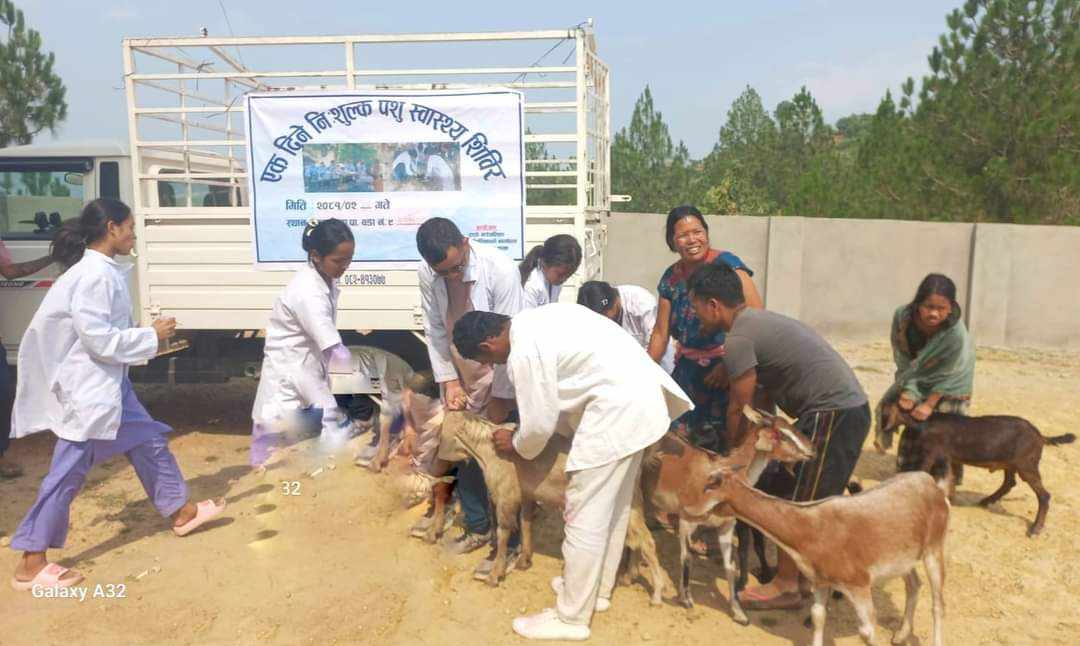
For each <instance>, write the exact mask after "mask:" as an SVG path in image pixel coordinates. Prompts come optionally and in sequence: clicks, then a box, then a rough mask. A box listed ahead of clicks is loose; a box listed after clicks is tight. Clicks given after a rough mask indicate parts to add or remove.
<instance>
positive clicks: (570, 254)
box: [518, 233, 581, 309]
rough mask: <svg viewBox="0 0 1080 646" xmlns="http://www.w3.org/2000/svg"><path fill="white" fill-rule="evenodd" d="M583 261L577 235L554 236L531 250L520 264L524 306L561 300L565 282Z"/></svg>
mask: <svg viewBox="0 0 1080 646" xmlns="http://www.w3.org/2000/svg"><path fill="white" fill-rule="evenodd" d="M580 265H581V245H579V244H578V241H577V240H576V239H575V238H574V236H571V235H567V234H565V233H560V234H559V235H556V236H551V237H550V238H548V239H547V240H545V241H544V244H542V245H541V244H538V245H536V246H535V247H533V248H532V250H530V251H529V253H528V255H526V256H525V260H522V261H521V264H519V265H518V270H519V271H520V272H521V285H522V287H523V289H524V290H525V303H524V305H525V309H531V308H534V307H540V306H541V305H547V304H548V303H555V302H557V301H558V300H559V292H561V291H562V285H563V283H565V282H566V280H567V279H568V278H570V276H572V275H573V274H574V272H575V271H577V269H578V267H579V266H580Z"/></svg>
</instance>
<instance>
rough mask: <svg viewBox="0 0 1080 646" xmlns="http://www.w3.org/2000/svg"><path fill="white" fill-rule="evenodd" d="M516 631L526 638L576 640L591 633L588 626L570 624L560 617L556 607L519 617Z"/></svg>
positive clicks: (515, 626) (580, 639)
mask: <svg viewBox="0 0 1080 646" xmlns="http://www.w3.org/2000/svg"><path fill="white" fill-rule="evenodd" d="M514 632H515V633H517V634H519V635H521V636H522V637H524V638H525V639H550V640H563V641H576V642H580V641H585V640H586V639H588V638H589V634H590V631H589V627H588V626H582V625H580V624H568V623H566V622H565V621H563V620H562V619H559V613H558V612H556V611H555V609H554V608H548V609H546V610H543V611H541V612H538V613H536V614H535V615H530V616H528V617H518V618H517V619H515V620H514Z"/></svg>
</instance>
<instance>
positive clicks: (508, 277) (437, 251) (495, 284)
mask: <svg viewBox="0 0 1080 646" xmlns="http://www.w3.org/2000/svg"><path fill="white" fill-rule="evenodd" d="M416 247H417V250H418V251H419V252H420V256H421V257H422V258H423V259H424V262H422V263H420V267H419V268H418V269H417V278H418V282H419V284H420V303H421V306H422V307H423V310H424V332H425V339H426V341H427V349H428V357H429V358H430V359H431V370H432V372H433V373H434V374H435V381H437V382H438V383H439V386H440V389H441V391H442V399H443V403H444V404H445V405H446V409H447V410H468V411H471V412H474V413H478V414H481V415H485V416H486V417H487V418H488V419H490V420H492V421H493V422H497V423H498V422H502V421H504V420H505V419H506V418H507V415H508V414H509V413H510V411H511V410H512V408H513V405H514V387H513V386H512V385H511V384H510V379H509V378H508V377H507V374H506V368H505V367H504V366H499V367H496V368H495V369H494V370H492V368H491V366H485V365H481V364H479V363H477V362H475V361H470V360H468V359H467V358H465V357H462V356H461V355H460V354H458V353H456V352H454V349H453V347H452V346H451V344H450V335H451V332H452V330H453V329H454V323H455V322H456V321H457V320H458V319H459V318H461V316H462V315H463V314H465V313H466V312H470V311H473V310H477V311H483V312H497V313H499V314H505V315H508V316H512V315H514V314H517V313H518V312H519V311H521V308H522V300H523V298H524V293H523V292H522V290H521V278H520V274H519V273H518V269H517V266H516V265H514V261H512V260H510V258H509V257H507V256H506V255H505V254H504V253H502V252H501V251H499V250H498V249H495V248H492V247H486V246H484V245H482V244H476V243H473V241H471V240H469V238H466V237H465V236H463V235H462V234H461V230H460V229H458V227H457V225H456V224H454V223H453V222H451V221H450V220H448V219H446V218H431V219H429V220H427V221H426V222H424V223H423V224H422V225H420V228H419V229H417V231H416ZM433 475H443V474H442V473H436V474H433ZM457 476H458V480H457V487H458V488H457V491H458V497H459V499H460V501H461V507H462V512H463V515H464V516H465V529H466V532H465V534H464V535H462V536H461V538H460V539H459V540H457V541H455V542H454V544H453V545H452V547H451V550H452V551H453V552H455V553H459V554H464V553H467V552H470V551H473V550H475V549H478V548H480V547H483V546H484V545H487V544H488V543H489V542H490V539H491V535H492V527H491V519H490V514H489V513H488V502H487V488H486V486H485V485H484V478H483V472H482V471H481V470H480V467H479V466H478V465H477V464H476V463H475V461H472V460H470V461H468V462H466V463H463V464H462V465H460V466H459V469H458V474H457ZM516 542H517V541H516V537H515V538H514V539H512V540H511V548H516ZM493 557H494V552H492V554H491V557H490V558H488V559H486V560H485V561H483V562H482V563H481V564H480V566H479V567H478V568H477V569H476V571H475V572H474V575H475V576H476V577H477V578H486V577H487V574H488V573H489V572H490V569H491V566H492V564H493V563H494V561H493V560H492V559H493ZM511 558H515V557H514V556H513V555H511Z"/></svg>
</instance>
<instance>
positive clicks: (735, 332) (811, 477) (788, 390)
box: [689, 265, 870, 610]
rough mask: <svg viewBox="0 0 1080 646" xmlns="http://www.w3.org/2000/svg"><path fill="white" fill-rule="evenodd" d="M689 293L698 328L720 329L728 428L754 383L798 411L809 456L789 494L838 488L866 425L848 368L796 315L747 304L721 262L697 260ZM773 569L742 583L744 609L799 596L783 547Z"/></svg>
mask: <svg viewBox="0 0 1080 646" xmlns="http://www.w3.org/2000/svg"><path fill="white" fill-rule="evenodd" d="M689 287H690V299H691V302H692V303H693V305H694V309H695V310H696V311H697V315H698V318H699V319H700V320H701V328H702V330H705V331H717V330H723V331H724V332H726V333H727V340H726V341H725V345H724V367H725V368H726V369H727V373H728V381H729V383H730V394H729V399H728V429H733V428H737V426H736V425H737V424H739V423H740V421H741V418H742V411H743V407H744V406H746V405H747V404H750V403H751V400H752V398H753V395H754V389H755V388H756V387H757V385H758V384H761V385H762V386H764V387H765V390H766V391H767V392H768V394H769V396H770V397H771V398H772V399H773V401H775V402H776V403H777V405H779V406H780V408H781V409H782V410H783V411H784V412H785V413H787V414H788V415H790V416H792V417H797V418H798V420H799V421H798V423H797V425H796V428H797V429H798V430H799V431H800V432H801V433H802V434H803V435H805V436H806V437H808V438H810V442H811V444H812V445H813V448H814V452H815V454H816V456H815V457H814V459H812V460H809V461H806V462H803V463H801V464H799V465H798V466H797V467H796V473H795V476H796V482H795V490H794V492H792V493H791V499H792V500H795V501H809V500H820V499H822V498H826V497H828V496H836V495H840V494H842V493H843V492H844V487H845V486H846V485H847V482H848V478H850V477H851V473H852V472H853V471H854V470H855V464H856V463H857V462H858V461H859V455H860V454H861V452H862V444H863V441H864V440H865V439H866V435H867V433H869V431H870V406H869V405H868V404H867V399H866V393H865V392H863V389H862V386H860V385H859V381H858V380H857V379H856V378H855V373H854V372H853V371H852V370H851V367H850V366H848V365H847V363H846V362H845V361H844V359H843V357H841V356H840V355H839V354H838V353H837V352H836V350H834V349H833V348H832V347H831V346H830V345H829V344H828V343H827V342H826V341H825V339H823V338H821V336H819V335H818V334H817V333H816V332H814V331H813V330H812V329H810V327H809V326H807V325H806V324H804V323H801V322H799V321H796V320H794V319H791V318H788V317H786V316H783V315H781V314H777V313H776V312H769V311H767V310H752V309H748V308H747V306H746V302H745V299H744V298H743V292H742V283H741V282H740V280H739V277H738V276H737V275H736V274H735V272H734V271H732V270H731V269H730V268H728V267H724V266H718V265H715V266H714V265H711V266H706V267H702V268H701V269H699V270H697V271H696V272H694V275H693V276H691V277H690V283H689ZM777 570H778V572H777V576H776V578H775V579H774V580H773V581H770V582H769V583H768V584H766V585H764V586H761V587H759V588H754V589H749V588H748V589H746V590H744V591H743V593H742V595H741V599H740V601H741V602H742V603H743V605H744V607H745V608H747V609H756V610H767V609H774V610H779V609H790V608H798V607H801V606H802V604H803V601H802V596H801V595H800V594H799V586H798V574H799V572H798V569H797V568H796V566H795V562H794V561H793V560H792V559H791V557H790V556H789V555H788V554H787V553H786V552H781V553H780V554H779V556H778V558H777Z"/></svg>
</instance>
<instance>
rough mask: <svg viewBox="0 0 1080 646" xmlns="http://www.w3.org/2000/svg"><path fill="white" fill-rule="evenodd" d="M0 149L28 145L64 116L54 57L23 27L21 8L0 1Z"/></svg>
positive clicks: (8, 2) (61, 90)
mask: <svg viewBox="0 0 1080 646" xmlns="http://www.w3.org/2000/svg"><path fill="white" fill-rule="evenodd" d="M0 23H3V25H5V26H6V27H7V39H6V40H5V41H4V42H3V43H0V148H2V147H5V146H10V145H12V144H28V143H30V142H31V141H32V140H33V138H34V136H35V135H37V134H38V133H40V132H41V131H42V130H49V131H50V132H55V131H56V126H57V125H59V124H60V122H61V121H63V120H64V119H65V118H66V117H67V103H66V102H65V100H64V93H65V89H64V83H63V81H61V80H60V77H59V76H57V75H56V74H55V73H54V72H53V65H54V63H55V56H54V55H53V53H52V52H48V53H45V52H43V51H42V50H41V34H39V33H38V32H37V31H35V30H33V29H27V28H26V21H25V19H24V18H23V13H22V11H20V10H18V9H16V8H15V5H14V4H13V3H12V2H11V1H10V0H0Z"/></svg>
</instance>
